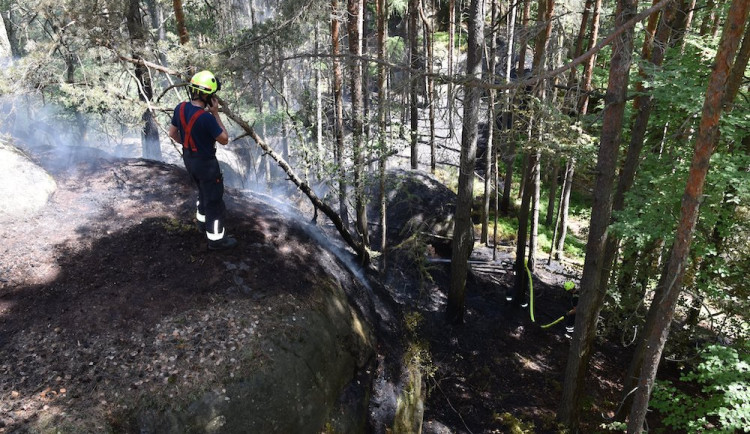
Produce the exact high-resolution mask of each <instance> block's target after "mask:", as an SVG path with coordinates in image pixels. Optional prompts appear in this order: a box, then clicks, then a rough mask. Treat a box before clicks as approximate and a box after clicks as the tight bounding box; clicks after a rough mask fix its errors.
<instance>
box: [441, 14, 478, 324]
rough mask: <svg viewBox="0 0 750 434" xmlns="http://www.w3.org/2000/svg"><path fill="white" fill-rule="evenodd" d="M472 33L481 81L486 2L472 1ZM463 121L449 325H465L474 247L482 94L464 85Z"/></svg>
mask: <svg viewBox="0 0 750 434" xmlns="http://www.w3.org/2000/svg"><path fill="white" fill-rule="evenodd" d="M468 27H469V34H468V46H467V59H466V72H467V74H468V75H470V76H472V77H474V78H477V79H479V78H480V77H481V74H482V48H483V46H484V1H483V0H471V6H470V9H469V21H468ZM464 93H465V98H464V121H463V129H462V134H461V158H460V166H459V175H458V198H457V199H456V217H455V228H454V230H453V249H452V253H451V277H450V289H449V292H448V306H447V310H446V319H447V321H448V322H449V323H462V322H463V317H464V311H465V301H466V300H465V299H466V273H467V269H468V259H469V255H471V251H472V249H473V247H474V234H473V232H474V231H473V227H472V222H471V203H472V199H473V188H474V167H475V164H476V153H477V123H478V121H479V105H480V102H481V101H480V100H481V97H482V95H481V94H482V91H481V90H480V89H478V88H476V87H472V86H468V85H467V86H465V91H464Z"/></svg>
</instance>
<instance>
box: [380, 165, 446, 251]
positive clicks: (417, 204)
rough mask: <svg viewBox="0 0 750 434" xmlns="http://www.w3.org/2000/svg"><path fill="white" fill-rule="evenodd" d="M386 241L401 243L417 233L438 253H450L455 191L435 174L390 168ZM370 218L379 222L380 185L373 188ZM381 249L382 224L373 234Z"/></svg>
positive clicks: (388, 174) (391, 243)
mask: <svg viewBox="0 0 750 434" xmlns="http://www.w3.org/2000/svg"><path fill="white" fill-rule="evenodd" d="M386 190H387V192H386V218H387V222H386V225H387V231H386V237H387V242H388V243H389V245H390V246H391V247H394V246H398V245H399V244H401V243H402V242H404V241H405V240H407V239H410V238H412V237H414V236H417V237H420V239H422V240H424V241H425V242H426V243H427V244H430V245H432V246H433V247H434V248H435V250H436V252H437V253H439V254H442V255H446V254H448V253H449V252H450V246H451V239H452V238H453V227H454V213H455V209H456V194H455V193H454V192H453V191H451V190H450V189H449V188H448V187H446V186H445V185H444V184H442V183H441V182H440V181H438V180H437V178H435V177H434V176H432V175H430V174H428V173H425V172H421V171H409V170H402V169H396V170H390V171H388V172H387V174H386ZM369 194H370V202H369V209H368V219H369V220H370V221H371V222H378V221H379V215H380V211H379V209H378V201H377V198H378V197H379V196H378V195H379V186H378V185H377V184H375V185H373V186H371V187H370V191H369ZM371 240H372V244H373V247H375V248H377V249H379V248H380V246H379V240H380V227H379V226H378V227H377V228H376V229H375V230H374V231H373V234H372V236H371ZM448 256H450V255H449V254H448Z"/></svg>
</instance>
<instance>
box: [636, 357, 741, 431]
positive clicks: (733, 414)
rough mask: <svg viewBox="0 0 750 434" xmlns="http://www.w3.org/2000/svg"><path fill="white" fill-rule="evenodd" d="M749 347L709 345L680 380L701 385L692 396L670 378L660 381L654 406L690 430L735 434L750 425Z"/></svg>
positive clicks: (671, 423)
mask: <svg viewBox="0 0 750 434" xmlns="http://www.w3.org/2000/svg"><path fill="white" fill-rule="evenodd" d="M748 350H750V346H748V345H747V344H745V345H744V347H743V348H741V349H740V350H739V351H738V349H736V348H732V347H724V346H721V345H709V346H708V347H706V348H705V350H704V351H703V353H702V354H701V362H700V363H699V364H698V366H696V367H695V369H694V370H693V371H691V372H689V373H687V374H683V375H682V376H681V377H680V380H681V381H683V382H686V383H689V384H687V386H690V385H696V386H698V387H700V393H699V394H693V395H697V396H691V395H688V394H686V393H684V392H683V391H682V390H680V389H684V387H681V388H680V389H678V388H677V387H675V386H674V385H673V384H672V383H671V382H669V381H659V382H657V385H656V387H655V388H654V392H653V395H652V397H651V406H652V407H653V408H654V409H656V410H658V411H659V413H660V414H661V415H662V422H663V423H664V424H665V425H668V426H670V427H672V428H674V429H678V430H686V431H687V432H703V433H734V432H743V430H745V429H747V427H748V426H750V352H748Z"/></svg>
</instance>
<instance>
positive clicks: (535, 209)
mask: <svg viewBox="0 0 750 434" xmlns="http://www.w3.org/2000/svg"><path fill="white" fill-rule="evenodd" d="M541 159H542V152H541V150H539V149H537V150H536V151H535V155H534V156H533V164H531V160H530V161H529V164H530V169H531V187H532V189H531V192H530V194H531V230H530V235H529V260H528V265H527V266H528V268H529V271H531V272H532V273H534V272H535V271H536V251H537V247H538V245H539V208H540V206H539V205H540V202H539V197H540V196H539V192H540V189H541V170H540V169H541Z"/></svg>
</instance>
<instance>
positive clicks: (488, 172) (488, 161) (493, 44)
mask: <svg viewBox="0 0 750 434" xmlns="http://www.w3.org/2000/svg"><path fill="white" fill-rule="evenodd" d="M491 1H492V5H491V12H490V26H491V27H490V28H491V29H492V32H491V33H490V44H489V48H488V50H487V51H488V52H489V59H488V60H489V68H488V69H489V74H490V77H495V58H496V51H497V38H496V37H495V29H496V28H497V0H491ZM493 79H494V78H493ZM488 94H489V95H488V96H489V103H488V106H487V147H486V150H485V154H484V167H485V169H484V171H485V176H484V196H483V200H482V233H481V236H480V237H479V241H480V242H481V243H484V244H485V245H489V243H488V239H489V233H490V227H489V226H490V202H491V200H490V199H491V198H492V188H493V186H492V179H493V177H492V167H493V162H492V158H493V156H494V144H493V142H494V136H495V135H494V132H495V125H496V123H495V91H494V90H493V89H490V90H489V92H488Z"/></svg>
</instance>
